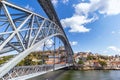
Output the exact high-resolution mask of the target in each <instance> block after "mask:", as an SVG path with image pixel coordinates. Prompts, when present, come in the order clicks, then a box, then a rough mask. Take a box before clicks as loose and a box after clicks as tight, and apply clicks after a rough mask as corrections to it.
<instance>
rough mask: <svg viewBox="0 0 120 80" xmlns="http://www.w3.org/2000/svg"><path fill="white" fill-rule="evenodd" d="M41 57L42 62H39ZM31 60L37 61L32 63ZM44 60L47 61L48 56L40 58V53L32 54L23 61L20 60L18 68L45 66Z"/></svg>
mask: <svg viewBox="0 0 120 80" xmlns="http://www.w3.org/2000/svg"><path fill="white" fill-rule="evenodd" d="M42 57H43V58H44V60H41V59H42ZM33 59H36V60H37V61H32V60H33ZM46 59H48V55H43V56H42V52H32V53H31V54H30V55H28V56H27V57H26V58H25V59H24V60H22V61H21V62H20V63H19V64H18V66H29V65H41V64H42V63H43V64H45V60H46Z"/></svg>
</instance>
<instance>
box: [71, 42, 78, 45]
mask: <svg viewBox="0 0 120 80" xmlns="http://www.w3.org/2000/svg"><path fill="white" fill-rule="evenodd" d="M70 44H71V45H72V46H75V45H77V44H78V42H77V41H72V42H70Z"/></svg>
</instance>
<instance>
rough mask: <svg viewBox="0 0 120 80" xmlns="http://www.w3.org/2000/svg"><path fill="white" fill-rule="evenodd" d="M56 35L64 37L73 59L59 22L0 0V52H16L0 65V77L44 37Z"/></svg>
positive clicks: (48, 37)
mask: <svg viewBox="0 0 120 80" xmlns="http://www.w3.org/2000/svg"><path fill="white" fill-rule="evenodd" d="M55 36H56V37H58V38H60V39H61V40H62V41H63V43H64V45H65V48H66V50H67V51H68V57H69V61H72V58H71V57H72V56H71V54H72V52H71V47H70V45H69V42H68V40H67V38H66V36H65V34H64V31H63V29H61V27H60V26H58V25H56V24H55V23H54V22H53V21H50V20H48V19H46V18H44V17H42V16H40V15H38V14H36V13H34V12H31V11H29V10H27V9H25V8H21V7H19V6H16V5H14V4H11V3H9V2H7V1H4V0H2V1H0V54H4V53H6V52H12V51H15V52H17V53H18V54H19V55H17V56H15V57H14V58H13V59H11V60H10V61H9V62H7V63H5V64H4V65H3V66H2V67H0V78H1V77H2V76H4V75H5V74H6V73H7V72H9V71H10V70H11V69H12V68H13V67H14V66H16V65H17V64H18V63H19V62H20V61H21V60H22V59H24V58H25V57H26V56H27V55H29V54H30V52H32V51H34V50H35V49H36V48H37V47H40V46H42V45H41V44H42V43H43V42H44V41H46V40H48V39H50V38H52V37H55Z"/></svg>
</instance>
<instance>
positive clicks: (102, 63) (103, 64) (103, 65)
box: [99, 60, 107, 67]
mask: <svg viewBox="0 0 120 80" xmlns="http://www.w3.org/2000/svg"><path fill="white" fill-rule="evenodd" d="M99 64H100V65H101V66H102V67H105V66H107V63H106V62H105V61H100V60H99Z"/></svg>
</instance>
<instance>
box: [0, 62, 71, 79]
mask: <svg viewBox="0 0 120 80" xmlns="http://www.w3.org/2000/svg"><path fill="white" fill-rule="evenodd" d="M67 66H70V65H68V64H55V65H47V64H44V65H36V66H19V67H14V68H13V69H12V70H11V71H9V72H8V73H7V74H6V75H5V76H3V78H2V79H3V80H8V79H13V78H17V77H20V76H25V75H29V74H34V73H40V72H41V73H42V72H47V71H53V70H58V69H61V68H64V67H67Z"/></svg>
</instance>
